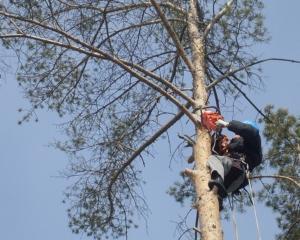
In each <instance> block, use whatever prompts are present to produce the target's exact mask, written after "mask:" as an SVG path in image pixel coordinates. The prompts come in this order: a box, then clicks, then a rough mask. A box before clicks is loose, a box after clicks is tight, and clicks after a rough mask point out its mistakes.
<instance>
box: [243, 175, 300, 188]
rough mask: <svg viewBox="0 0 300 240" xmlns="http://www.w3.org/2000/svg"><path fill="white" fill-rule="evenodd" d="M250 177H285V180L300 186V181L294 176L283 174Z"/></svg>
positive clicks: (251, 177) (253, 177)
mask: <svg viewBox="0 0 300 240" xmlns="http://www.w3.org/2000/svg"><path fill="white" fill-rule="evenodd" d="M249 178H250V179H261V178H275V179H283V180H288V181H290V182H292V183H294V184H295V185H297V187H299V188H300V182H298V181H296V180H295V179H294V178H293V177H291V176H281V175H266V176H250V177H249Z"/></svg>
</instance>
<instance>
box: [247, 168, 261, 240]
mask: <svg viewBox="0 0 300 240" xmlns="http://www.w3.org/2000/svg"><path fill="white" fill-rule="evenodd" d="M246 176H247V179H248V182H249V187H250V198H251V202H252V206H253V211H254V216H255V222H256V231H257V239H258V240H262V238H261V234H260V228H259V223H258V217H257V211H256V206H255V200H254V194H253V189H252V184H251V180H250V172H249V167H248V164H247V170H246Z"/></svg>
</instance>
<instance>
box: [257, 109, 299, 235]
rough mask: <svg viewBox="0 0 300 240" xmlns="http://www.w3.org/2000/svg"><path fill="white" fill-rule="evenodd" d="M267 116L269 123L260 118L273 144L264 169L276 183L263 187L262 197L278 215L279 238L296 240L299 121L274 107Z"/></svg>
mask: <svg viewBox="0 0 300 240" xmlns="http://www.w3.org/2000/svg"><path fill="white" fill-rule="evenodd" d="M265 113H266V114H267V116H268V118H269V120H270V121H266V120H264V119H261V120H262V121H263V122H264V124H265V128H264V136H265V138H266V141H267V143H268V144H269V145H270V148H269V149H268V151H267V154H266V157H265V166H266V167H267V168H268V169H271V172H272V176H269V178H271V179H273V181H272V182H269V183H268V184H267V183H265V184H264V189H263V190H262V191H261V192H260V198H261V200H262V201H265V202H266V205H267V206H269V207H271V208H272V209H273V210H274V211H275V212H276V213H278V215H277V216H278V217H277V222H278V227H279V228H280V229H281V230H282V231H281V233H280V234H279V235H278V236H277V239H280V240H283V239H290V240H296V239H299V238H300V224H299V221H300V119H299V117H295V116H293V115H291V114H289V112H288V111H287V110H286V109H278V110H276V111H275V110H274V107H273V106H267V107H266V108H265ZM264 177H267V176H264ZM264 177H263V178H262V180H264V179H265V178H264Z"/></svg>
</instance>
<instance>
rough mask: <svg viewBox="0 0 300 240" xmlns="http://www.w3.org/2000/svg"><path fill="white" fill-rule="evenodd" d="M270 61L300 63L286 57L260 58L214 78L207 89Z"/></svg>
mask: <svg viewBox="0 0 300 240" xmlns="http://www.w3.org/2000/svg"><path fill="white" fill-rule="evenodd" d="M268 61H282V62H291V63H300V61H298V60H293V59H286V58H266V59H262V60H259V61H256V62H253V63H249V64H247V65H246V66H243V67H240V68H238V69H235V70H230V71H228V72H227V73H225V74H224V75H223V76H221V77H220V78H219V79H217V80H214V81H213V82H212V83H211V84H209V85H208V86H207V87H206V89H207V90H210V89H211V88H212V87H213V86H215V85H217V84H218V83H220V82H222V81H223V80H224V79H226V78H227V77H230V76H232V75H234V74H236V73H237V72H240V71H242V70H246V69H247V68H249V67H252V66H254V65H257V64H260V63H264V62H268Z"/></svg>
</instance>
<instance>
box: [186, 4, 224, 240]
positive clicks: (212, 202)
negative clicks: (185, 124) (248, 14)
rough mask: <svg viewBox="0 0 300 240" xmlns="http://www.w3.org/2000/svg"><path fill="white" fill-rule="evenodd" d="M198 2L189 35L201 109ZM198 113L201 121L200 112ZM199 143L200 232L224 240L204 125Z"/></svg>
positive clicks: (204, 97)
mask: <svg viewBox="0 0 300 240" xmlns="http://www.w3.org/2000/svg"><path fill="white" fill-rule="evenodd" d="M196 4H197V3H196V1H195V0H190V10H189V15H188V32H189V37H190V39H191V50H192V63H193V66H194V69H195V70H194V72H192V77H193V94H194V100H195V102H196V104H197V106H198V107H201V106H205V104H206V101H207V97H208V94H207V91H206V89H205V49H204V39H203V36H201V34H200V32H199V29H198V27H197V26H199V24H198V19H199V16H198V14H197V5H196ZM196 114H197V115H198V116H199V118H200V111H197V112H196ZM195 130H196V142H195V145H194V159H195V170H192V171H188V173H190V174H189V175H190V176H191V178H192V180H193V182H194V186H195V190H196V195H197V203H196V207H197V211H198V212H199V223H200V226H199V229H200V232H201V239H202V240H221V239H222V238H223V236H222V228H221V221H220V213H219V204H218V199H217V195H216V193H215V192H214V191H209V188H208V181H209V179H210V171H209V169H208V167H207V164H206V162H207V159H208V157H209V156H210V154H211V139H210V135H209V133H208V131H207V130H206V129H205V128H204V127H202V126H201V125H200V124H199V125H196V127H195Z"/></svg>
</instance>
